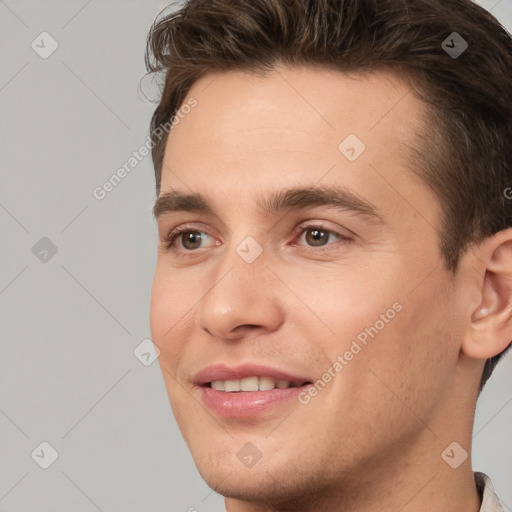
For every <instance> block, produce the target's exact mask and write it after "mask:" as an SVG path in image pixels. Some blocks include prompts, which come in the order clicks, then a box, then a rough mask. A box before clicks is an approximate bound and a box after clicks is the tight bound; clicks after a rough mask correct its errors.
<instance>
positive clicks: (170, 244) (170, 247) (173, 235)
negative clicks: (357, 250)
mask: <svg viewBox="0 0 512 512" xmlns="http://www.w3.org/2000/svg"><path fill="white" fill-rule="evenodd" d="M315 229H317V230H319V231H323V232H324V233H327V234H329V235H335V236H336V237H339V238H340V240H337V241H338V242H343V243H347V242H349V241H350V240H351V239H350V238H349V237H347V236H344V235H342V234H341V233H338V232H337V231H334V230H332V229H327V228H325V227H324V226H322V225H321V224H309V225H303V226H299V227H298V228H297V229H296V230H295V232H298V235H295V238H300V237H302V235H303V234H304V233H305V232H307V231H309V230H315ZM184 233H205V232H204V231H201V230H200V229H197V228H194V227H192V226H187V225H184V226H181V227H179V228H176V229H174V230H172V231H171V232H170V233H169V235H168V236H167V238H166V240H165V243H164V248H165V250H167V251H170V252H174V253H182V251H184V253H185V254H187V253H188V255H193V254H194V253H196V252H198V251H199V249H200V248H199V249H184V248H182V249H178V248H176V247H175V246H174V242H175V241H176V240H177V239H178V238H179V237H180V236H181V235H183V234H184ZM294 245H295V246H296V245H297V244H294ZM330 245H333V243H330V244H327V245H325V246H317V247H314V246H311V245H310V246H302V247H306V249H309V250H313V251H315V252H323V251H327V250H329V249H328V247H329V246H330Z"/></svg>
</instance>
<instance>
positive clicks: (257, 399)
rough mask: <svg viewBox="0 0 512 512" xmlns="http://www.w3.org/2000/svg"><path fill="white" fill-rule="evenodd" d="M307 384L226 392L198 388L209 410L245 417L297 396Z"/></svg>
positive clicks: (224, 414)
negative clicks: (284, 387) (283, 387)
mask: <svg viewBox="0 0 512 512" xmlns="http://www.w3.org/2000/svg"><path fill="white" fill-rule="evenodd" d="M307 387H308V386H307V385H306V386H299V387H293V388H286V389H279V388H274V389H271V390H269V391H242V392H233V393H227V392H225V391H217V390H215V389H212V388H210V387H207V386H202V387H200V388H199V390H200V393H201V398H202V400H203V403H204V404H205V405H206V407H208V409H210V410H211V411H213V412H215V413H217V414H218V415H219V416H224V417H226V418H245V417H249V416H257V415H258V414H263V413H264V412H266V411H268V410H270V409H273V408H275V407H277V406H278V405H282V404H284V403H286V402H290V401H292V400H294V399H295V400H297V397H298V395H299V394H300V393H302V392H303V391H304V390H305V389H306V388H307Z"/></svg>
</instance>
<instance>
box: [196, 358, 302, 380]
mask: <svg viewBox="0 0 512 512" xmlns="http://www.w3.org/2000/svg"><path fill="white" fill-rule="evenodd" d="M246 377H271V378H273V379H275V380H287V381H290V382H291V383H293V384H296V385H301V384H304V383H305V382H310V380H309V379H308V378H307V377H303V376H301V375H297V374H293V373H290V372H286V371H282V370H279V369H277V368H272V367H270V366H265V365H262V364H252V363H246V364H241V365H238V366H227V365H226V364H213V365H211V366H206V367H205V368H203V369H201V370H199V371H198V372H197V373H196V374H195V376H194V384H196V385H197V386H203V385H205V384H208V383H210V382H212V381H214V380H239V379H244V378H246Z"/></svg>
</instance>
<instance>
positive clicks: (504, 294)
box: [461, 228, 512, 359]
mask: <svg viewBox="0 0 512 512" xmlns="http://www.w3.org/2000/svg"><path fill="white" fill-rule="evenodd" d="M473 254H474V259H473V267H474V269H475V270H476V271H477V272H478V274H479V275H480V276H481V277H480V279H479V281H477V282H478V283H479V286H480V291H479V296H478V297H479V302H480V303H479V304H478V306H477V307H476V308H475V309H473V310H472V311H471V319H470V325H469V331H468V333H467V336H466V337H465V339H464V341H463V344H462V347H461V348H462V352H463V353H464V354H466V355H467V356H469V357H471V358H474V359H489V358H490V357H493V356H495V355H498V354H499V353H500V352H502V351H503V350H505V348H507V346H508V345H509V344H510V342H511V340H512V228H509V229H506V230H504V231H500V232H499V233H497V234H495V235H493V236H492V237H489V238H486V239H485V240H484V241H483V242H482V243H481V244H479V245H478V246H477V247H476V248H475V249H474V251H473Z"/></svg>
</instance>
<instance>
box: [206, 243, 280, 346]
mask: <svg viewBox="0 0 512 512" xmlns="http://www.w3.org/2000/svg"><path fill="white" fill-rule="evenodd" d="M266 263H267V258H266V257H265V253H264V250H263V247H262V246H261V245H260V244H259V243H258V242H257V241H256V239H255V238H252V237H246V238H245V239H243V240H242V242H240V243H238V244H237V245H230V246H228V247H225V250H224V253H223V254H222V256H221V257H220V258H219V259H218V263H217V265H216V267H215V270H212V274H211V275H212V279H211V282H210V283H209V286H208V291H207V292H206V294H205V296H204V297H203V300H202V301H201V302H200V304H199V307H198V309H197V313H196V315H197V316H196V322H197V325H198V327H199V328H201V329H202V330H204V331H206V332H207V333H208V334H210V335H212V336H214V337H218V338H223V339H230V338H234V337H237V336H239V334H240V329H237V328H238V327H241V326H252V327H253V328H254V327H256V326H258V327H260V328H263V329H265V330H267V329H270V330H272V329H275V328H276V327H277V326H278V325H279V323H280V308H279V305H278V303H277V297H276V296H275V295H274V294H273V292H272V287H271V286H269V280H270V279H271V277H272V274H271V272H269V270H268V269H267V267H266ZM235 330H236V332H235Z"/></svg>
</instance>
